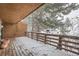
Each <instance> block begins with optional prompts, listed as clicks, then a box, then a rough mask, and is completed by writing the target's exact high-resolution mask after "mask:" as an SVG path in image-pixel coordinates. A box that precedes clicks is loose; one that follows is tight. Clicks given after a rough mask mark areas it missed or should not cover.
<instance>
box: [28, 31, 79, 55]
mask: <svg viewBox="0 0 79 59" xmlns="http://www.w3.org/2000/svg"><path fill="white" fill-rule="evenodd" d="M27 36H28V37H29V38H32V39H35V40H37V41H41V42H44V43H45V44H49V45H52V46H55V47H56V48H57V49H60V50H62V49H64V50H66V51H70V52H73V53H75V54H78V55H79V37H76V36H68V35H57V34H46V33H35V32H28V33H27Z"/></svg>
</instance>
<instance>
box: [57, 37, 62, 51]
mask: <svg viewBox="0 0 79 59" xmlns="http://www.w3.org/2000/svg"><path fill="white" fill-rule="evenodd" d="M57 48H58V49H60V50H61V49H62V36H59V41H58V47H57Z"/></svg>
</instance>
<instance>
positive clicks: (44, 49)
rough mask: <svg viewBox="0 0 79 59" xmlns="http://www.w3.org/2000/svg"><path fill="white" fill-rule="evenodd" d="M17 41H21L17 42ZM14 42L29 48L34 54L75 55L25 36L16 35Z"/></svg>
mask: <svg viewBox="0 0 79 59" xmlns="http://www.w3.org/2000/svg"><path fill="white" fill-rule="evenodd" d="M18 41H19V42H21V43H18ZM15 43H17V45H19V46H20V45H22V47H25V48H26V49H28V50H30V51H31V52H32V53H33V55H35V56H76V54H73V53H70V52H67V51H64V50H58V49H56V47H53V46H51V45H48V44H44V43H42V42H40V41H36V40H33V39H31V38H27V37H17V38H16V40H15Z"/></svg>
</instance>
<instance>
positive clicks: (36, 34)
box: [36, 33, 38, 41]
mask: <svg viewBox="0 0 79 59" xmlns="http://www.w3.org/2000/svg"><path fill="white" fill-rule="evenodd" d="M36 37H37V38H36V40H37V41H38V33H36Z"/></svg>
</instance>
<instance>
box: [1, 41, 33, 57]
mask: <svg viewBox="0 0 79 59" xmlns="http://www.w3.org/2000/svg"><path fill="white" fill-rule="evenodd" d="M0 56H33V54H32V53H31V52H30V51H29V50H28V49H26V48H24V47H22V46H21V45H20V46H17V45H16V43H15V40H14V41H12V42H11V43H10V45H9V47H7V48H6V49H0Z"/></svg>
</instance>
